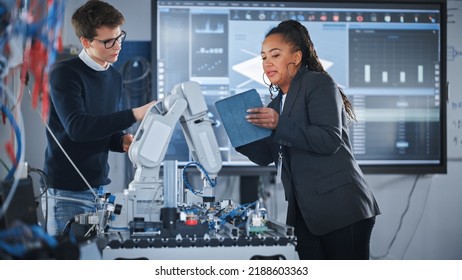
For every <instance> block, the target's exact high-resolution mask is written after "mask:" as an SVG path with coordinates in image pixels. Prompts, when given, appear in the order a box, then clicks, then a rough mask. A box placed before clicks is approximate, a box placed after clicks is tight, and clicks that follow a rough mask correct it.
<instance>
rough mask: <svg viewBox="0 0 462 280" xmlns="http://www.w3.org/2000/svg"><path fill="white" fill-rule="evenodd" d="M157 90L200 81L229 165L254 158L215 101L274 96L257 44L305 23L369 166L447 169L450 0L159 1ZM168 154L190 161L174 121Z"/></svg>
mask: <svg viewBox="0 0 462 280" xmlns="http://www.w3.org/2000/svg"><path fill="white" fill-rule="evenodd" d="M152 6H153V7H152V13H153V16H152V19H153V23H152V24H153V28H152V30H153V34H152V53H153V55H152V67H153V71H154V73H155V75H153V79H154V80H153V84H154V85H156V86H155V87H154V88H155V91H156V92H157V97H158V98H159V99H160V98H163V97H164V96H165V94H167V93H168V91H170V90H171V89H172V88H173V86H174V85H176V84H178V83H181V82H184V81H189V80H192V81H197V82H198V83H199V84H200V85H201V87H202V91H203V93H204V95H205V99H206V102H207V104H208V106H209V110H210V116H211V118H212V119H213V120H214V121H215V122H216V125H215V132H216V136H217V139H218V142H219V145H220V149H221V152H222V157H223V165H224V166H225V167H226V166H244V167H248V166H252V165H253V164H252V163H251V162H250V161H248V159H247V158H246V157H244V156H242V155H240V154H239V153H237V152H236V151H235V149H234V148H233V147H232V146H231V144H230V142H229V139H228V137H227V135H226V132H225V130H224V128H223V127H222V125H221V123H220V119H219V116H218V115H217V112H216V109H215V102H216V101H217V100H220V99H222V98H224V97H227V96H230V95H233V94H236V93H240V92H243V91H246V90H248V89H252V88H254V89H256V90H257V91H258V92H259V94H260V96H261V98H262V100H263V103H264V104H268V102H269V101H270V95H269V91H268V86H267V85H266V84H265V82H264V80H263V70H262V65H261V57H260V48H261V43H262V41H263V39H264V36H265V34H266V33H267V32H268V31H269V29H270V28H272V27H274V26H276V25H277V24H278V23H279V22H280V21H282V20H285V19H295V20H298V21H300V22H302V23H303V24H304V25H305V26H306V27H307V28H308V30H309V32H310V35H311V38H312V40H313V42H314V46H315V48H316V51H317V53H318V56H319V58H320V59H321V62H322V63H323V65H324V68H325V69H326V70H327V71H328V72H329V73H330V74H331V76H332V77H333V78H334V79H335V81H336V82H337V83H338V84H339V85H340V86H341V87H343V89H344V90H345V93H346V94H347V96H348V97H349V98H350V100H351V102H352V104H353V106H354V109H355V111H356V115H357V118H358V122H357V123H356V124H354V125H353V126H352V127H351V129H350V137H351V141H352V145H353V150H354V155H355V157H356V159H357V160H358V162H359V164H360V165H361V168H362V169H363V171H364V172H366V173H445V172H446V93H447V88H446V87H447V86H446V17H447V15H446V1H442V0H440V1H420V2H419V1H404V2H403V1H372V0H371V1H352V2H350V1H338V2H335V1H322V2H313V1H289V2H285V1H284V2H283V1H279V2H275V1H274V2H273V1H212V0H210V1H157V2H155V3H154V2H153V5H152ZM176 129H177V130H178V131H176V132H175V133H174V136H173V137H172V141H171V143H170V146H169V150H168V152H167V156H166V158H167V159H176V160H179V161H189V160H190V158H189V151H188V147H187V145H186V142H185V140H184V137H183V135H182V132H181V129H180V127H179V126H178V127H177V128H176Z"/></svg>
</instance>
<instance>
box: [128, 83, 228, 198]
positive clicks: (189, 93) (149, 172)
mask: <svg viewBox="0 0 462 280" xmlns="http://www.w3.org/2000/svg"><path fill="white" fill-rule="evenodd" d="M178 121H180V124H181V127H182V130H183V133H184V136H185V138H186V142H187V145H188V147H189V150H190V152H191V154H192V158H193V160H194V161H196V162H198V163H200V164H201V165H202V167H203V168H204V170H205V171H206V172H207V173H208V175H209V178H212V179H215V178H216V176H217V174H218V172H219V171H220V170H221V167H222V159H221V155H220V151H219V147H218V143H217V140H216V137H215V134H214V132H213V128H212V121H211V120H210V119H209V117H208V110H207V105H206V103H205V99H204V96H203V94H202V91H201V89H200V86H199V84H198V83H196V82H184V83H181V84H178V85H176V86H175V87H174V88H173V90H172V92H171V93H170V95H168V96H166V97H165V98H164V100H163V101H159V102H157V103H156V104H154V105H153V106H152V107H151V108H150V109H149V110H148V112H147V113H146V116H145V117H144V119H143V121H142V122H141V124H140V127H139V128H138V131H137V132H136V135H135V139H134V141H133V143H132V144H131V146H130V149H129V157H130V160H131V161H132V162H133V163H134V164H135V166H136V174H135V178H134V181H133V182H132V183H131V185H130V187H131V188H133V187H134V186H136V185H137V184H143V185H144V184H150V183H153V182H158V181H159V180H160V179H159V169H160V165H161V163H162V161H163V160H164V157H165V153H166V151H167V148H168V145H169V143H170V139H171V137H172V134H173V131H174V128H175V125H176V123H177V122H178ZM202 175H203V176H204V174H202ZM204 182H205V181H204ZM205 189H207V185H206V183H205V184H204V191H205V193H206V192H207V191H206V190H205Z"/></svg>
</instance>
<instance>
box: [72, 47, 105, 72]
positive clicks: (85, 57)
mask: <svg viewBox="0 0 462 280" xmlns="http://www.w3.org/2000/svg"><path fill="white" fill-rule="evenodd" d="M79 57H80V59H81V60H82V61H83V62H84V63H85V64H86V65H88V67H90V68H91V69H93V70H95V71H106V70H107V69H108V68H109V66H111V64H110V63H108V64H107V66H106V67H103V66H101V65H99V64H98V63H96V61H94V60H93V58H91V57H90V56H89V55H88V53H87V52H86V51H85V49H82V51H81V52H80V53H79Z"/></svg>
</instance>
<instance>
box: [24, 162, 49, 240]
mask: <svg viewBox="0 0 462 280" xmlns="http://www.w3.org/2000/svg"><path fill="white" fill-rule="evenodd" d="M31 172H35V173H37V174H39V175H40V181H41V184H42V187H40V190H41V193H40V194H39V196H38V197H35V199H34V200H39V199H42V196H43V195H45V210H43V209H41V211H42V213H43V212H45V215H44V218H45V221H44V224H45V225H44V230H45V232H48V188H49V184H48V176H47V174H46V173H45V172H44V171H43V170H41V169H38V168H34V167H30V166H28V173H31ZM40 205H41V203H40Z"/></svg>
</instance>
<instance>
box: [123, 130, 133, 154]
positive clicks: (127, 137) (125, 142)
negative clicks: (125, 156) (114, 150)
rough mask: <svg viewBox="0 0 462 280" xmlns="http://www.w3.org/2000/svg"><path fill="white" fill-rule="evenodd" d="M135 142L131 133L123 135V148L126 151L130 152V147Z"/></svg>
mask: <svg viewBox="0 0 462 280" xmlns="http://www.w3.org/2000/svg"><path fill="white" fill-rule="evenodd" d="M132 142H133V135H132V134H130V133H127V134H125V135H124V136H123V137H122V148H123V150H124V152H128V149H129V148H130V145H131V144H132Z"/></svg>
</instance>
